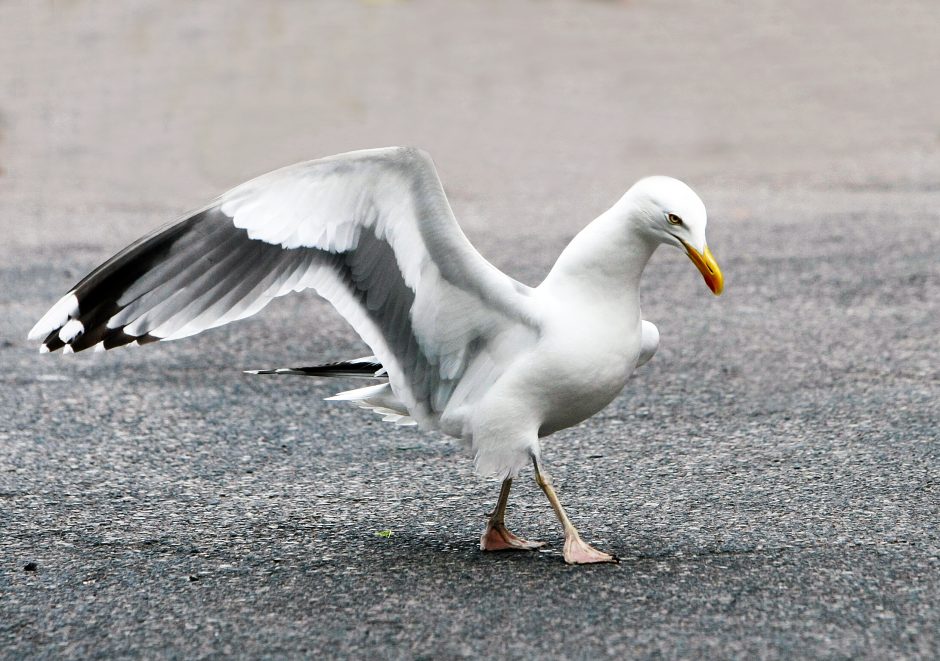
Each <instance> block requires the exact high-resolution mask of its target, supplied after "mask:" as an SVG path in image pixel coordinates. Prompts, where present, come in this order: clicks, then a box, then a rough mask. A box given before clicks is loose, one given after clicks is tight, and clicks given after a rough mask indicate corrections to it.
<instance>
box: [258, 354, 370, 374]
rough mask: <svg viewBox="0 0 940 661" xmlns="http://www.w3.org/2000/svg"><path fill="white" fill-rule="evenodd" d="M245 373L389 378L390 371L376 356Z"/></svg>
mask: <svg viewBox="0 0 940 661" xmlns="http://www.w3.org/2000/svg"><path fill="white" fill-rule="evenodd" d="M245 374H294V375H297V376H325V377H354V378H366V379H387V378H388V373H387V372H386V371H385V368H384V367H383V366H382V363H380V362H379V361H378V360H377V359H376V358H375V356H367V357H366V358H356V359H355V360H344V361H340V362H338V363H326V364H325V365H314V366H312V367H279V368H275V369H264V370H245Z"/></svg>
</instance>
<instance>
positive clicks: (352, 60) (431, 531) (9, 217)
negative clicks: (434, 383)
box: [0, 0, 940, 659]
mask: <svg viewBox="0 0 940 661" xmlns="http://www.w3.org/2000/svg"><path fill="white" fill-rule="evenodd" d="M444 7H445V5H444V4H443V3H441V4H437V5H434V4H431V3H425V2H414V3H361V4H359V3H352V2H342V3H324V4H319V5H313V4H307V3H278V4H271V5H267V4H263V3H254V2H247V1H246V2H242V3H235V2H222V1H221V0H219V1H218V2H206V3H200V4H199V5H198V6H196V7H193V6H191V5H190V4H189V3H176V4H175V5H174V4H173V3H146V2H128V3H120V5H118V4H112V3H107V4H105V3H99V4H92V3H84V2H69V3H40V2H36V3H26V2H20V3H17V2H12V3H9V2H8V3H2V4H0V59H2V61H3V62H4V66H3V67H2V70H0V236H2V240H0V312H2V314H0V365H2V368H3V369H2V374H0V657H4V658H10V659H14V658H17V659H18V658H28V657H29V658H43V657H45V658H56V657H60V658H87V657H146V658H153V657H176V658H203V657H222V656H225V657H244V658H264V657H266V658H280V657H286V656H291V657H295V656H308V657H312V656H315V655H324V656H327V657H345V656H357V657H365V656H369V657H378V658H432V657H433V658H438V657H443V658H455V657H464V656H483V657H489V656H494V657H495V656H500V657H505V656H508V657H510V658H515V657H525V656H536V655H537V656H542V657H555V658H560V657H573V658H597V657H617V658H624V657H627V658H703V657H707V658H755V657H763V658H786V657H804V658H805V657H814V658H860V657H867V658H923V659H928V658H937V656H938V655H940V606H938V603H940V534H938V522H940V487H938V482H940V434H938V423H940V367H938V365H940V350H938V337H940V296H938V293H940V260H938V259H937V246H938V245H940V184H938V182H940V125H938V123H937V119H936V117H937V115H936V108H937V106H938V102H940V91H938V90H940V88H938V87H937V85H936V72H937V71H938V70H940V46H938V43H940V42H938V41H937V40H936V34H937V30H938V29H940V6H938V5H936V4H935V3H928V2H920V3H918V2H881V3H877V4H875V3H868V4H867V5H866V6H865V7H864V9H863V8H861V5H860V4H859V3H852V2H832V3H825V5H821V4H820V3H815V2H809V1H801V2H790V3H745V2H718V3H693V2H680V1H676V2H670V3H659V2H657V3H653V2H629V3H624V4H620V3H602V2H585V3H579V4H571V3H559V2H552V3H534V2H533V3H528V2H520V3H513V4H511V5H509V6H507V5H506V4H496V3H492V4H489V3H448V4H447V5H446V7H447V8H446V9H445V8H444ZM388 144H415V145H419V146H422V147H424V148H426V149H428V150H429V151H430V152H431V153H432V155H433V156H434V158H435V160H436V162H437V165H438V168H439V170H440V172H441V175H442V178H443V180H444V182H445V186H446V187H447V189H448V191H449V193H450V195H451V199H452V203H453V205H454V208H455V211H456V213H457V215H458V218H460V220H461V222H462V224H463V225H464V226H465V228H466V229H467V232H468V234H469V235H470V238H471V240H473V241H474V243H475V244H476V245H477V246H479V248H480V250H481V251H482V252H483V253H484V255H486V256H487V258H489V259H490V260H491V261H493V262H494V263H495V264H496V265H497V266H499V267H500V268H503V269H505V270H506V271H507V272H509V273H510V274H512V275H513V276H515V277H517V278H519V279H521V280H523V281H525V282H527V283H529V284H536V283H537V282H538V281H539V280H540V278H541V277H543V276H544V274H545V273H546V272H547V270H548V268H549V267H550V265H551V263H552V260H553V259H554V257H555V256H556V255H557V253H558V252H559V251H560V250H561V249H562V247H563V246H564V245H565V243H566V242H567V240H568V239H569V238H570V237H571V236H572V235H573V234H574V233H575V232H576V231H577V230H578V229H579V228H580V227H581V226H583V225H584V224H585V223H587V222H588V221H589V220H590V219H591V218H593V217H594V216H595V215H596V214H597V213H599V212H600V211H602V210H603V209H604V208H605V207H606V206H607V205H609V204H610V203H611V202H613V201H614V200H615V199H616V198H617V197H618V196H619V195H620V194H622V192H623V191H624V190H625V189H626V188H627V187H628V186H629V185H630V184H631V183H632V182H633V181H634V180H635V179H636V178H638V177H640V176H642V175H645V174H651V173H666V174H672V175H674V176H678V177H681V178H683V179H685V180H687V181H688V182H689V183H690V184H691V185H692V186H693V187H694V188H695V189H696V190H697V191H698V192H699V193H700V194H701V196H702V197H703V199H704V200H705V202H706V204H707V206H708V207H709V212H710V219H711V223H710V226H709V244H710V245H711V246H712V247H713V250H714V252H715V254H716V256H717V258H718V261H719V263H720V264H721V266H722V268H723V270H724V272H725V274H726V278H727V287H726V293H725V295H724V296H722V297H721V298H720V299H715V298H714V297H712V296H711V295H710V294H709V293H708V291H707V289H706V287H705V286H704V284H703V283H702V282H701V279H700V277H699V276H698V274H697V273H696V272H695V269H694V268H693V267H692V265H691V264H690V263H688V260H686V259H685V258H684V257H683V256H682V255H681V254H679V253H678V252H676V251H671V250H666V249H663V250H661V251H660V253H658V254H657V255H656V257H655V258H654V260H653V263H652V264H651V265H650V268H649V269H648V271H647V273H646V276H645V281H644V282H645V284H644V297H645V299H644V300H645V313H646V317H647V318H649V319H651V320H653V321H654V322H655V323H656V324H657V325H658V326H659V329H660V332H661V335H662V341H661V345H660V351H659V353H658V354H657V355H656V357H655V358H654V360H653V361H652V362H651V363H650V364H649V365H647V366H646V367H644V368H642V369H641V370H640V371H639V372H638V374H637V375H636V377H635V378H634V380H633V381H632V382H631V384H630V386H629V387H628V389H627V392H626V393H625V394H624V395H623V396H622V397H620V398H619V399H617V400H616V401H615V402H614V403H613V404H612V405H611V406H610V407H609V408H608V409H607V410H605V411H604V412H603V413H601V414H600V415H598V416H596V417H595V418H593V419H591V420H589V421H587V422H585V423H584V424H582V425H580V426H578V427H577V428H574V429H570V430H567V431H565V432H563V433H559V434H557V435H555V436H553V437H551V438H549V439H547V440H546V441H545V443H544V454H545V458H546V461H547V464H548V466H549V467H550V469H551V470H552V472H553V475H554V477H555V481H556V484H557V486H558V488H559V493H560V496H561V498H562V501H563V502H564V503H565V504H566V506H567V507H568V509H569V513H570V514H571V516H572V518H573V519H574V520H575V522H576V524H578V525H579V527H580V528H581V530H582V532H583V533H584V535H585V537H586V538H587V539H589V540H591V541H592V542H594V543H595V544H597V545H598V546H600V547H601V548H603V549H605V550H610V551H613V552H615V553H616V554H618V555H619V556H620V557H621V558H622V559H623V562H622V564H620V565H618V566H598V567H589V568H572V567H567V566H565V565H564V563H563V562H562V559H561V555H560V552H559V551H560V546H561V531H560V529H559V527H558V525H557V524H556V522H555V521H554V517H553V515H552V514H551V510H550V508H549V507H548V505H547V503H545V502H544V500H543V498H542V496H541V495H540V493H539V492H538V490H537V488H536V487H535V485H534V484H533V483H532V482H531V480H530V479H522V480H520V481H519V482H518V485H517V487H516V489H515V490H514V495H513V498H512V500H511V502H510V512H509V523H510V527H511V528H512V529H514V530H515V531H517V532H519V533H520V534H525V535H526V536H529V537H531V538H535V539H544V540H546V541H548V542H549V543H550V548H549V549H548V550H547V551H545V552H539V553H530V554H508V555H507V554H487V555H484V554H482V553H480V552H479V551H478V550H477V546H476V545H477V542H478V539H479V534H480V532H481V530H482V526H483V524H484V513H485V512H486V511H487V510H488V508H490V507H492V504H493V502H494V501H495V498H496V495H497V490H498V486H497V485H496V484H492V483H489V482H486V481H483V480H481V479H479V478H477V477H475V476H474V475H473V473H472V470H471V465H470V461H469V460H468V459H467V458H465V457H464V456H463V455H462V454H461V452H460V449H459V448H458V447H457V446H456V444H455V443H454V442H452V441H450V440H448V439H444V438H440V437H436V436H426V435H422V434H420V433H417V432H415V431H414V430H411V429H398V428H393V427H390V426H388V425H383V424H382V423H381V422H380V421H379V420H378V418H376V417H370V416H369V415H366V414H363V413H362V412H360V411H359V410H357V409H354V408H351V407H347V406H342V405H337V404H334V403H329V402H324V401H322V398H323V397H324V396H327V395H329V394H332V393H333V392H335V388H342V387H344V386H345V385H347V384H343V383H326V382H320V381H316V380H308V379H280V380H278V379H261V378H257V377H255V378H251V377H248V376H245V375H242V374H241V370H242V369H245V368H254V367H268V366H280V365H287V364H297V363H306V362H309V361H319V360H330V359H336V358H344V357H349V356H353V355H361V352H362V351H363V348H362V345H361V344H360V343H359V341H358V340H357V339H356V337H355V336H354V334H353V333H352V331H351V330H350V329H349V328H348V327H346V326H345V324H344V322H342V320H341V319H339V317H338V316H337V315H336V314H335V313H333V312H332V310H331V309H330V308H329V307H328V306H327V305H326V304H324V303H322V302H321V301H319V300H317V299H316V298H315V297H314V296H312V295H306V296H305V295H297V296H293V297H289V298H287V299H282V300H279V301H277V302H275V304H272V305H271V306H270V307H269V308H268V309H267V310H266V311H265V313H264V314H262V315H260V316H258V317H257V318H254V319H252V320H248V321H245V322H242V323H239V324H236V325H234V326H229V327H225V328H222V329H217V330H215V331H211V332H209V333H206V334H204V335H202V336H200V337H197V338H191V339H189V340H186V341H181V342H178V343H168V344H166V345H160V346H148V347H146V348H144V349H137V350H128V351H123V352H114V353H110V354H105V355H100V354H98V355H91V356H86V355H84V354H81V355H77V356H70V357H67V358H64V359H63V358H59V357H58V356H56V357H49V356H46V357H40V356H39V355H37V354H36V353H35V347H31V346H28V345H27V343H26V342H25V340H24V337H25V334H26V331H27V330H28V329H29V327H30V326H31V325H32V324H33V322H34V321H35V320H36V319H37V318H38V317H39V315H41V314H42V313H43V312H44V311H45V310H46V309H47V307H48V306H49V305H50V304H51V303H53V302H54V301H55V300H56V298H57V297H58V296H60V295H61V294H63V293H64V292H65V291H66V290H67V288H68V287H69V286H71V285H72V284H73V283H74V281H76V280H77V279H78V278H79V277H81V276H82V275H84V274H85V273H86V272H87V271H88V270H89V269H90V268H92V267H93V266H95V265H97V264H98V263H99V262H100V261H102V260H103V259H105V258H106V257H108V256H109V255H111V254H112V253H113V252H115V251H116V250H118V249H120V248H121V247H123V245H125V244H126V243H128V242H129V241H131V240H132V239H134V238H135V237H137V236H138V235H140V234H142V233H143V232H145V231H146V230H148V229H150V228H153V227H156V226H158V225H159V224H161V223H162V222H165V221H167V220H170V219H172V218H173V217H175V216H177V215H179V214H180V213H182V212H183V211H185V210H186V209H187V208H192V207H195V206H198V205H200V204H202V203H203V202H204V201H206V200H208V199H209V198H211V197H212V196H214V195H215V194H217V193H219V192H221V191H222V190H224V189H226V188H228V187H230V186H232V185H234V184H236V183H239V182H240V181H242V180H244V179H245V178H247V177H249V176H252V175H254V174H258V173H260V172H262V171H265V170H268V169H271V168H274V167H277V166H279V165H283V164H286V163H290V162H293V161H297V160H303V159H306V158H312V157H317V156H322V155H326V154H330V153H335V152H339V151H346V150H349V149H354V148H361V147H370V146H380V145H388ZM526 477H527V478H528V477H530V476H526ZM382 531H391V535H390V536H388V537H385V536H381V535H379V534H378V533H380V532H382ZM30 563H35V564H34V565H33V564H30ZM27 566H29V567H30V570H27V569H26V567H27Z"/></svg>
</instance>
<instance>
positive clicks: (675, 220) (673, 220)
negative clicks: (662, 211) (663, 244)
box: [666, 213, 682, 225]
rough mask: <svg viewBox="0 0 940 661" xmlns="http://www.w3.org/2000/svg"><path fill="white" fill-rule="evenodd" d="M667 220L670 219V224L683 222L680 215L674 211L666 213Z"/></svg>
mask: <svg viewBox="0 0 940 661" xmlns="http://www.w3.org/2000/svg"><path fill="white" fill-rule="evenodd" d="M666 220H668V221H669V224H670V225H681V224H682V219H681V218H679V216H677V215H676V214H674V213H667V214H666Z"/></svg>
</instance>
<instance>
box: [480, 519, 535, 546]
mask: <svg viewBox="0 0 940 661" xmlns="http://www.w3.org/2000/svg"><path fill="white" fill-rule="evenodd" d="M543 546H545V542H530V541H528V540H525V539H522V538H521V537H516V536H515V535H513V534H512V533H511V532H509V530H508V529H507V528H506V526H505V525H504V524H502V523H493V522H490V523H487V524H486V530H485V531H484V532H483V536H482V537H481V538H480V550H481V551H534V550H535V549H539V548H542V547H543Z"/></svg>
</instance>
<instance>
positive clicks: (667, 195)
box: [624, 177, 724, 296]
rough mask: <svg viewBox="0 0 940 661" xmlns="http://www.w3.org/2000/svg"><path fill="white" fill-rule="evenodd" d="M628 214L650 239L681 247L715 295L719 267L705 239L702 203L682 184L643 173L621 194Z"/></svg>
mask: <svg viewBox="0 0 940 661" xmlns="http://www.w3.org/2000/svg"><path fill="white" fill-rule="evenodd" d="M624 198H625V200H626V201H628V202H629V204H630V216H631V217H632V218H633V219H634V220H635V221H636V222H638V223H640V226H641V228H642V229H643V231H644V233H645V234H646V235H647V236H649V237H651V238H652V239H653V240H655V241H658V242H660V243H666V244H669V245H673V246H676V247H677V248H680V249H682V250H684V251H685V253H686V254H687V255H688V256H689V259H691V260H692V263H693V264H695V266H696V267H697V268H698V270H699V271H700V272H701V274H702V277H703V278H705V283H706V284H707V285H708V287H709V288H710V289H711V290H712V292H713V293H714V294H715V295H716V296H718V295H719V294H721V292H722V289H724V277H723V276H722V274H721V269H720V268H718V264H717V262H716V261H715V258H714V256H712V253H711V251H710V250H709V249H708V243H706V241H705V225H706V223H707V221H708V217H707V214H706V213H705V204H704V203H703V202H702V200H701V198H700V197H699V196H698V195H696V194H695V191H693V190H692V189H691V188H689V187H688V186H687V185H686V184H684V183H683V182H681V181H679V180H678V179H673V178H672V177H646V178H645V179H641V180H640V181H638V182H637V183H635V184H634V185H633V187H631V188H630V190H629V191H627V194H626V195H624Z"/></svg>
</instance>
